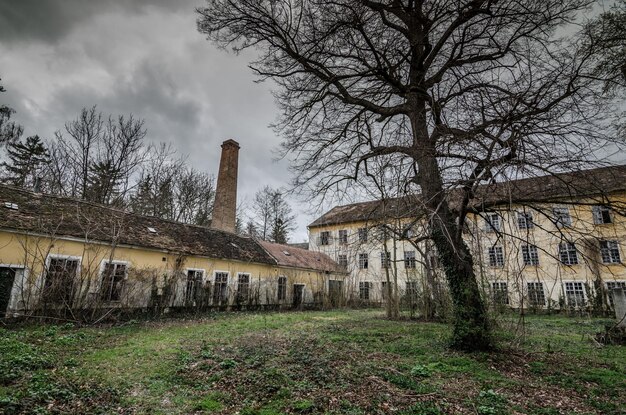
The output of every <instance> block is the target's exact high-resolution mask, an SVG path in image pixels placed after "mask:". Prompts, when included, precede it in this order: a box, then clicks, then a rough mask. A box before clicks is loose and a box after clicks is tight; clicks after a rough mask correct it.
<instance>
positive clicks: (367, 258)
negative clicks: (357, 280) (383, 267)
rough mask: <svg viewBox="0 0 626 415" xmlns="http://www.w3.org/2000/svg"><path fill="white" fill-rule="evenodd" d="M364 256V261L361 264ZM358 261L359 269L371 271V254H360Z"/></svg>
mask: <svg viewBox="0 0 626 415" xmlns="http://www.w3.org/2000/svg"><path fill="white" fill-rule="evenodd" d="M362 256H363V258H364V260H363V261H362V262H361V258H362ZM357 259H358V266H359V269H369V263H370V256H369V254H368V253H367V252H359V253H358V258H357ZM366 265H367V266H366Z"/></svg>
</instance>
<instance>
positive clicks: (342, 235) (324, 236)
mask: <svg viewBox="0 0 626 415" xmlns="http://www.w3.org/2000/svg"><path fill="white" fill-rule="evenodd" d="M357 235H358V240H359V242H362V243H365V242H367V238H368V231H367V228H359V229H358V230H357ZM337 239H338V243H339V244H341V245H345V244H347V243H348V230H347V229H341V230H339V231H338V232H337ZM332 241H333V236H332V232H331V231H322V232H320V238H319V241H318V243H319V245H330V244H331V243H332Z"/></svg>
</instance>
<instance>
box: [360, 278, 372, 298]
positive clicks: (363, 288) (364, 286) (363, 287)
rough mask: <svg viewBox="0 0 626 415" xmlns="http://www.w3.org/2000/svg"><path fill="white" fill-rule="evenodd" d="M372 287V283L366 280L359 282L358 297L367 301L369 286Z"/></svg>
mask: <svg viewBox="0 0 626 415" xmlns="http://www.w3.org/2000/svg"><path fill="white" fill-rule="evenodd" d="M371 287H372V283H371V282H368V281H362V282H359V298H360V299H361V300H364V301H367V300H369V299H370V288H371Z"/></svg>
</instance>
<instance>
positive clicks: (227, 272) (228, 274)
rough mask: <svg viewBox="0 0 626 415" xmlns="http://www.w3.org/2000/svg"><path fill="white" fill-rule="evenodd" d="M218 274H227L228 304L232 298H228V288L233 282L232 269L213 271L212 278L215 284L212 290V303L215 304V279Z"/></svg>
mask: <svg viewBox="0 0 626 415" xmlns="http://www.w3.org/2000/svg"><path fill="white" fill-rule="evenodd" d="M217 274H226V304H228V303H229V302H230V298H228V288H229V285H230V283H231V278H230V271H220V270H215V271H213V277H212V278H211V283H212V285H213V286H212V287H211V291H212V292H211V303H212V304H213V300H214V299H215V284H216V281H215V279H216V278H217ZM213 305H216V304H213Z"/></svg>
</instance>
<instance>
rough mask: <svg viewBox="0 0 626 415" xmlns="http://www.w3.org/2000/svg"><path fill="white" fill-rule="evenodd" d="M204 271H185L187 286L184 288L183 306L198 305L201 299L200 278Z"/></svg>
mask: <svg viewBox="0 0 626 415" xmlns="http://www.w3.org/2000/svg"><path fill="white" fill-rule="evenodd" d="M203 276H204V271H203V270H201V269H188V270H187V285H186V287H185V304H186V305H193V304H194V303H195V304H199V303H200V300H201V297H202V277H203Z"/></svg>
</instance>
